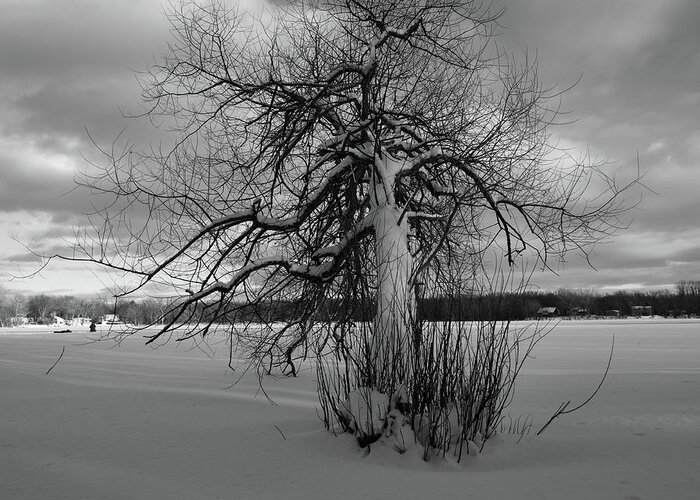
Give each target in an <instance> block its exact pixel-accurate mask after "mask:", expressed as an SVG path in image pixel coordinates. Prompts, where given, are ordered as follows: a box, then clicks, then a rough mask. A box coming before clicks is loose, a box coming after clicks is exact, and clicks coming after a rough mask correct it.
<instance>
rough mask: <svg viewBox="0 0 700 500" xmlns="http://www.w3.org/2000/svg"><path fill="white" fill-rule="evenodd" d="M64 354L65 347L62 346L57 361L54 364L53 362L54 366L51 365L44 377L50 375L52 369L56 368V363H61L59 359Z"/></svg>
mask: <svg viewBox="0 0 700 500" xmlns="http://www.w3.org/2000/svg"><path fill="white" fill-rule="evenodd" d="M65 352H66V346H63V347H62V348H61V355H60V356H59V357H58V359H57V360H56V362H55V363H54V364H52V365H51V368H49V369H48V370H46V373H45V375H48V374H49V373H51V370H53V369H54V366H56V365H57V364H58V362H59V361H61V358H62V357H63V353H65Z"/></svg>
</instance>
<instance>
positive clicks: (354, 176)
mask: <svg viewBox="0 0 700 500" xmlns="http://www.w3.org/2000/svg"><path fill="white" fill-rule="evenodd" d="M169 16H170V21H171V23H172V33H173V40H172V42H171V43H170V45H169V46H168V50H167V53H166V54H165V55H164V56H163V57H162V58H160V60H159V61H158V62H157V63H156V64H154V65H153V66H152V67H151V68H150V69H149V70H148V71H147V72H145V73H144V74H143V75H142V79H141V82H142V88H143V97H144V99H145V101H146V103H147V104H148V106H147V111H146V112H145V114H144V116H145V117H147V118H148V119H150V120H152V122H153V123H154V124H155V125H156V126H157V127H159V128H161V130H162V131H163V133H164V134H167V133H172V136H173V137H174V139H172V140H171V142H170V143H167V142H166V143H165V144H169V145H168V146H165V145H161V146H158V147H152V148H151V149H150V150H147V151H146V152H137V150H136V148H135V147H134V146H133V145H132V144H129V143H127V144H123V143H120V142H119V141H115V143H114V144H113V146H112V147H111V148H103V149H102V152H103V153H104V154H105V157H106V160H107V161H105V162H103V163H101V164H99V165H96V166H97V167H98V168H97V171H95V170H92V171H91V173H89V174H88V175H86V176H85V177H84V178H83V179H82V184H83V185H84V186H87V187H88V188H89V189H90V190H92V191H93V192H97V193H100V194H101V195H108V196H111V197H112V201H111V203H109V204H107V205H106V208H104V209H103V210H98V211H97V212H96V213H95V214H93V219H92V221H93V226H92V228H91V230H90V231H88V232H87V233H86V234H85V239H83V240H81V241H80V242H79V243H78V245H77V246H76V251H77V252H79V253H77V254H76V255H77V257H75V256H74V257H71V258H73V259H79V260H80V259H83V260H88V261H92V262H97V263H99V264H101V265H103V266H105V267H107V268H110V269H112V270H115V271H118V272H126V273H128V275H129V276H131V277H135V278H136V279H137V281H138V283H137V284H136V285H135V286H133V287H131V288H128V289H125V290H124V291H123V293H121V294H120V295H129V294H132V293H134V292H137V291H139V290H140V289H142V288H143V287H146V286H148V285H149V284H155V283H158V284H167V285H168V286H170V287H173V289H174V290H176V295H178V296H179V300H177V301H175V302H174V303H173V305H172V307H171V308H170V309H169V310H168V311H167V312H166V313H165V314H164V315H163V317H162V318H160V319H161V320H165V326H164V327H163V328H162V329H161V330H160V331H159V332H158V333H156V334H155V335H153V336H152V337H151V339H150V340H151V341H153V340H155V339H156V338H158V337H159V336H161V335H162V334H164V333H165V332H168V331H178V332H179V333H180V337H179V338H188V337H191V336H194V335H198V334H202V335H204V334H206V333H207V332H208V331H209V330H210V329H211V328H212V325H221V324H228V325H229V329H230V331H231V335H232V336H233V338H235V340H236V342H235V343H236V344H237V345H238V346H241V345H243V346H244V347H247V348H248V353H249V355H250V356H251V359H252V360H253V361H254V362H257V363H258V364H264V365H265V367H266V368H267V369H269V368H272V367H275V366H277V367H282V368H284V369H288V370H291V371H292V372H293V371H294V370H295V364H294V362H295V361H294V360H295V359H296V358H295V357H296V356H303V355H304V354H305V352H306V351H305V349H306V347H307V346H308V342H309V340H310V339H311V336H313V338H314V340H315V342H317V345H318V346H320V347H319V349H320V350H323V348H326V347H328V343H329V342H330V343H332V344H333V345H335V346H337V345H338V342H341V340H339V339H340V338H341V337H342V335H341V334H340V333H339V330H338V327H337V325H338V324H347V323H348V322H352V321H353V320H358V319H362V318H365V319H366V318H367V313H366V311H367V310H368V309H371V310H372V311H373V312H372V313H371V314H370V316H372V317H373V321H372V328H371V330H372V333H371V335H370V336H369V340H368V345H367V346H365V348H364V349H365V350H364V351H363V352H365V354H366V356H367V358H368V359H373V360H380V361H375V362H374V363H369V365H370V366H366V371H365V373H364V375H363V382H364V383H365V384H366V385H368V386H373V387H378V388H381V389H382V390H385V389H386V387H383V386H386V382H385V380H386V373H385V372H386V371H387V370H390V369H391V368H390V367H388V366H387V364H386V363H385V361H386V359H387V356H390V357H392V358H407V357H410V356H412V352H413V349H414V348H415V347H416V346H418V345H419V344H420V338H419V337H416V333H415V325H416V293H415V292H416V283H419V282H420V283H423V282H430V283H433V284H435V283H438V282H440V280H441V279H445V277H446V276H449V279H450V280H454V279H467V280H473V279H475V276H476V275H478V273H479V272H480V271H481V269H482V267H483V265H484V256H485V255H487V253H490V252H497V253H500V255H501V256H503V258H505V259H506V260H507V262H508V264H509V265H515V264H517V262H519V261H520V260H521V259H522V258H523V256H527V257H528V258H529V259H532V258H533V257H534V258H535V259H536V260H537V262H539V265H542V266H545V267H547V266H550V265H551V264H552V263H554V262H557V260H558V259H559V258H561V257H562V256H563V255H564V254H565V253H566V252H568V251H570V250H576V251H579V252H582V253H583V254H584V255H587V254H588V252H589V250H590V248H591V246H592V245H593V244H594V243H596V242H598V241H599V240H600V239H602V238H604V237H606V236H608V235H610V234H611V233H612V232H614V230H615V229H616V228H618V227H620V226H621V225H622V223H621V222H620V219H619V217H620V215H621V214H622V213H623V212H624V207H623V205H622V200H621V197H620V193H621V191H622V189H620V188H619V187H618V186H616V185H615V183H614V182H613V180H612V179H610V178H608V177H606V176H605V175H603V174H602V173H601V170H600V169H599V168H597V167H598V165H595V164H590V163H586V162H580V161H573V160H572V159H570V158H568V157H567V155H566V154H564V152H562V151H559V150H558V149H557V147H556V144H554V143H553V141H552V140H551V138H550V136H549V132H548V129H549V126H550V125H552V124H554V123H556V122H557V119H558V116H559V113H558V110H559V102H560V99H559V97H560V94H559V93H558V91H556V90H555V89H553V88H548V87H543V86H541V85H540V83H539V81H538V78H537V71H536V70H537V68H536V63H535V61H532V60H530V59H528V58H527V57H524V58H523V59H524V61H523V62H518V61H517V60H516V59H515V58H513V57H511V56H510V55H508V54H505V53H503V52H502V51H501V50H500V49H499V48H498V47H497V46H496V45H495V44H494V43H493V38H494V35H495V30H496V29H497V20H498V18H499V16H500V13H499V12H496V13H494V12H490V11H489V9H488V8H486V7H485V6H484V5H482V4H481V2H479V1H466V2H465V1H463V0H436V1H431V2H420V1H419V2H415V1H409V0H392V1H386V0H381V1H380V0H322V1H318V2H313V3H304V2H293V3H291V4H288V5H286V6H284V7H276V8H270V10H269V11H266V13H265V14H264V15H263V16H262V17H261V18H260V19H252V18H250V16H247V15H246V14H245V13H238V12H236V11H235V10H232V9H229V8H227V7H226V6H225V5H224V3H223V2H218V1H214V2H212V3H207V4H206V5H198V4H196V3H189V2H186V3H183V4H181V5H179V6H176V7H175V8H173V9H172V10H171V11H170V14H169ZM168 137H170V136H168ZM600 186H602V189H599V190H598V191H597V192H595V193H591V190H590V189H591V188H592V187H600ZM530 262H532V260H530ZM457 268H459V269H460V270H461V272H460V273H455V272H453V271H450V269H453V270H454V269H457ZM430 288H431V289H434V288H435V287H434V286H433V287H430ZM281 301H285V302H284V303H285V304H287V305H288V306H289V307H288V310H287V321H286V323H285V325H284V326H283V327H277V328H272V327H267V328H265V327H261V328H260V329H257V330H256V331H255V334H251V333H250V330H244V329H237V327H236V324H237V323H236V322H237V321H240V320H241V315H240V313H241V312H242V311H243V307H244V305H245V307H248V308H250V307H251V305H252V306H253V307H255V306H260V308H261V310H262V308H263V306H265V305H266V304H268V305H269V304H271V303H281ZM247 310H250V309H247ZM266 310H269V308H268V309H266ZM321 312H323V314H321ZM260 315H261V316H264V314H262V313H261V314H260ZM321 317H322V318H323V319H324V320H327V321H330V322H329V323H324V324H325V325H326V326H325V327H323V325H321V326H318V325H316V326H314V325H315V323H317V321H318V320H319V318H321ZM263 319H264V318H263ZM328 325H336V326H328ZM410 338H413V341H406V339H410ZM396 346H401V347H399V348H397V347H396Z"/></svg>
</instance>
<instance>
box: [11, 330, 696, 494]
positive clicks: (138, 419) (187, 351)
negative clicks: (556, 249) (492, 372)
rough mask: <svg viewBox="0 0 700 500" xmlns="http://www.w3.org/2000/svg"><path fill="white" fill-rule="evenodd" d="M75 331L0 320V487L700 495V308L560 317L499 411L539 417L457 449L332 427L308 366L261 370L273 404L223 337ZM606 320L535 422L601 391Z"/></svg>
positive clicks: (582, 387) (595, 347) (599, 355)
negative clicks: (441, 455) (401, 444)
mask: <svg viewBox="0 0 700 500" xmlns="http://www.w3.org/2000/svg"><path fill="white" fill-rule="evenodd" d="M86 335H87V332H85V333H81V332H75V333H72V334H52V333H41V332H39V333H37V332H30V331H27V330H22V331H17V330H14V331H2V330H0V499H3V500H4V499H23V500H24V499H42V500H49V499H51V500H53V499H141V498H143V499H149V500H153V499H160V498H164V499H180V498H182V499H214V498H226V499H229V498H231V499H233V498H235V499H247V498H261V499H276V498H279V499H296V498H299V499H326V498H332V499H334V500H342V499H357V498H382V499H392V498H397V499H398V498H402V499H408V498H421V499H422V498H446V499H448V498H460V499H462V498H475V499H511V498H517V499H538V500H540V499H549V498H551V499H584V498H585V499H628V500H631V499H696V498H700V321H695V320H673V321H666V320H653V319H644V320H634V321H633V320H630V321H626V320H616V321H580V322H578V321H565V322H562V323H561V324H560V325H559V326H558V327H557V328H556V329H555V330H554V332H553V333H551V334H550V335H549V336H548V337H547V338H546V339H544V340H543V341H542V342H541V343H540V344H539V345H538V346H537V348H536V350H535V352H534V353H533V356H532V358H531V359H529V360H528V362H527V363H526V365H525V369H524V371H523V373H522V375H521V378H520V381H519V385H518V392H517V394H516V398H515V400H514V401H513V403H512V405H511V407H510V410H509V411H510V414H511V417H512V418H513V419H518V418H520V419H521V420H522V419H531V421H532V426H533V432H532V433H531V434H529V435H526V436H525V437H524V439H523V440H522V441H521V442H520V443H519V444H515V442H514V441H515V437H514V436H509V435H507V434H504V435H502V436H500V437H499V438H498V439H496V440H493V441H490V442H489V445H490V446H488V447H487V449H486V450H485V453H483V454H482V455H480V456H479V457H476V458H472V459H469V460H467V461H465V462H464V463H463V464H460V465H455V464H447V463H440V462H439V461H433V462H429V463H425V462H422V461H420V460H419V459H417V458H416V457H406V456H400V455H398V454H396V453H394V452H391V451H390V450H388V449H387V450H383V449H375V450H374V451H373V452H372V453H371V454H370V455H369V456H367V457H363V456H362V453H361V452H360V451H359V450H358V449H357V448H356V447H355V445H354V442H353V440H352V438H350V437H349V436H342V437H338V438H336V437H333V436H330V435H328V434H327V433H326V432H325V431H323V429H322V425H321V423H320V421H319V420H318V417H317V415H316V394H315V390H314V380H313V373H312V372H311V370H306V371H303V372H302V373H301V375H300V377H298V378H296V379H276V380H270V381H268V382H267V384H266V388H267V392H268V394H269V395H270V396H271V397H272V398H273V399H274V401H275V403H276V405H271V404H270V403H269V402H268V400H267V398H266V397H265V396H264V395H263V394H261V393H260V392H259V390H258V385H257V381H256V379H255V378H254V377H252V376H244V377H243V378H242V380H240V382H239V383H238V384H237V385H234V386H231V384H233V382H235V381H236V379H237V377H238V376H239V375H240V374H239V373H235V374H232V373H231V372H230V371H229V370H228V368H227V362H228V350H227V348H226V346H225V344H224V343H223V342H221V343H214V344H213V345H209V346H207V347H204V346H200V347H197V346H195V345H193V344H192V343H189V344H187V345H185V344H176V343H170V344H167V345H165V346H163V347H160V348H158V349H153V348H151V347H147V346H144V345H143V341H142V339H139V338H131V339H129V340H127V341H125V342H123V343H121V344H120V345H118V346H115V345H113V344H109V343H90V342H87V338H86ZM613 335H614V336H615V353H614V358H613V363H612V367H611V370H610V373H609V375H608V377H607V380H606V381H605V384H604V385H603V387H602V388H601V390H600V392H599V394H598V395H597V397H596V398H595V399H594V400H593V401H592V402H591V403H590V404H589V405H587V406H586V407H584V408H583V409H581V410H580V411H578V412H577V413H574V414H572V415H567V416H563V417H561V418H560V419H558V420H556V421H555V422H554V423H553V424H552V425H551V426H550V427H549V428H548V429H547V431H546V432H545V433H544V434H542V435H541V436H535V435H534V431H536V430H537V429H538V428H539V427H540V426H541V425H543V424H544V423H545V422H546V421H547V419H548V418H549V416H550V415H551V413H552V412H553V411H554V410H555V409H556V408H557V407H558V406H559V404H560V403H561V402H562V401H567V400H572V405H573V404H576V403H578V402H580V401H583V400H585V399H586V398H587V397H588V395H589V394H590V392H591V391H592V390H593V389H595V387H596V386H597V385H598V382H599V380H600V377H601V374H602V372H603V371H604V369H605V366H606V364H607V360H608V355H609V352H610V346H611V342H612V337H613ZM64 348H65V349H64ZM61 353H63V355H62V357H61V359H60V361H59V362H58V363H57V364H56V366H55V367H53V369H51V371H50V373H49V374H48V375H47V374H46V372H47V370H49V369H50V368H51V367H52V365H53V364H54V363H55V362H56V360H57V359H58V358H59V356H61Z"/></svg>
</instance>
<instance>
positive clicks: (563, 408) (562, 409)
mask: <svg viewBox="0 0 700 500" xmlns="http://www.w3.org/2000/svg"><path fill="white" fill-rule="evenodd" d="M614 351H615V335H613V338H612V346H611V347H610V357H609V358H608V366H606V367H605V373H603V377H602V378H601V379H600V383H599V384H598V387H596V389H595V391H593V393H592V394H591V395H590V396H589V397H588V399H586V400H585V401H584V402H583V403H581V404H580V405H578V406H576V407H575V408H571V409H570V410H567V408H568V407H569V405H570V404H571V401H567V402H565V403H562V404H561V405H559V409H557V411H555V412H554V415H552V416H551V417H550V419H549V420H548V421H547V423H546V424H544V425H543V426H542V428H541V429H540V430H539V431H537V435H538V436H539V435H540V434H542V433H543V432H544V430H545V429H546V428H547V427H549V424H551V423H552V422H553V421H554V419H555V418H557V417H559V416H560V415H567V414H569V413H573V412H575V411H577V410H580V409H581V408H583V407H584V406H586V405H587V404H588V403H590V402H591V400H592V399H593V398H594V397H595V395H596V394H598V391H600V388H601V387H603V382H605V379H606V378H607V377H608V372H609V371H610V364H611V363H612V358H613V352H614Z"/></svg>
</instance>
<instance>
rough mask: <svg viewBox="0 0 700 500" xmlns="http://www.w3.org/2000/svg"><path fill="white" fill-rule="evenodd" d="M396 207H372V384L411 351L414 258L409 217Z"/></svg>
mask: <svg viewBox="0 0 700 500" xmlns="http://www.w3.org/2000/svg"><path fill="white" fill-rule="evenodd" d="M399 219H401V211H400V210H399V208H397V207H396V206H392V205H391V204H389V203H386V202H385V203H382V204H380V205H379V206H377V207H376V208H375V221H374V227H375V237H376V243H375V245H376V248H375V251H376V263H377V312H376V316H375V321H374V335H373V339H372V360H373V361H374V363H375V385H376V386H378V388H380V389H386V388H385V387H383V386H384V385H385V384H386V383H388V382H390V380H389V379H388V378H387V377H386V376H385V374H386V375H388V374H389V373H392V370H391V367H392V365H396V364H397V363H405V362H406V361H407V360H408V358H409V355H410V353H411V348H412V347H411V346H412V341H411V339H412V331H413V329H412V327H411V325H412V321H413V319H414V318H415V312H416V300H415V296H414V294H413V293H412V288H413V285H412V279H411V274H412V272H413V257H412V255H411V253H410V251H409V248H408V220H407V217H403V218H402V219H401V220H399Z"/></svg>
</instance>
